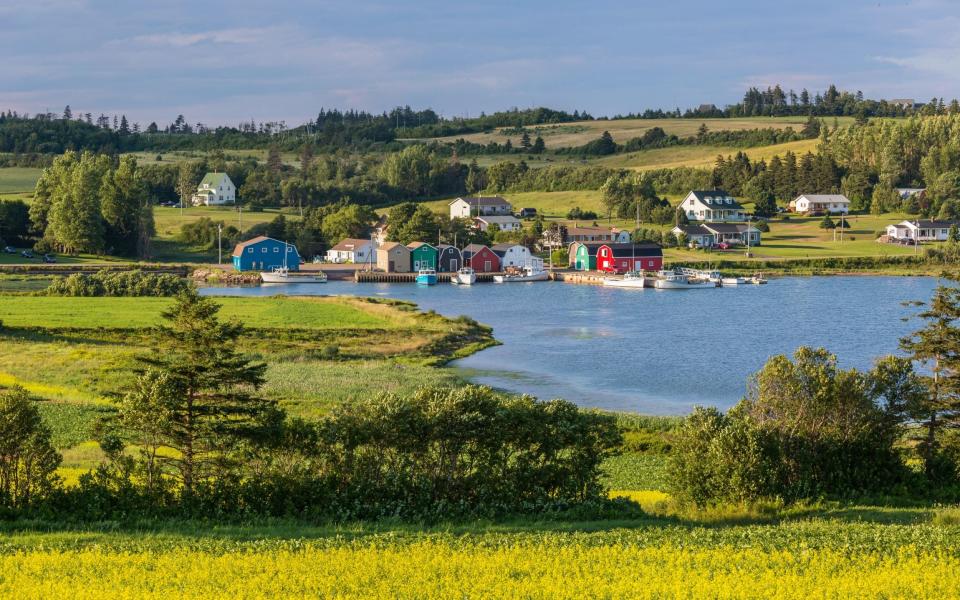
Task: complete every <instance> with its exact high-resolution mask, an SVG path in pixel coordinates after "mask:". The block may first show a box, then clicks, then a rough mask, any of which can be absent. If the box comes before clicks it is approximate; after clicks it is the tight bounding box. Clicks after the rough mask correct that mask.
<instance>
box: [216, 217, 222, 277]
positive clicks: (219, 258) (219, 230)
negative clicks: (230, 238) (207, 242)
mask: <svg viewBox="0 0 960 600" xmlns="http://www.w3.org/2000/svg"><path fill="white" fill-rule="evenodd" d="M222 232H223V225H221V224H220V223H217V266H219V265H222V264H223V244H222V243H221V242H220V234H221V233H222Z"/></svg>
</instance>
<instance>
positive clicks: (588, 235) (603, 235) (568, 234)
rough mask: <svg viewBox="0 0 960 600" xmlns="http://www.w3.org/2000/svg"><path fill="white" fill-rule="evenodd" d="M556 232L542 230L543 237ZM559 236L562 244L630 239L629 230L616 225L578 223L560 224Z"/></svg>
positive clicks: (616, 241)
mask: <svg viewBox="0 0 960 600" xmlns="http://www.w3.org/2000/svg"><path fill="white" fill-rule="evenodd" d="M550 235H553V236H554V237H555V235H556V234H554V233H552V232H548V231H544V239H547V237H548V236H550ZM560 236H561V241H562V243H563V244H566V245H568V246H569V245H570V244H572V243H573V242H613V243H615V244H626V243H628V242H629V241H630V232H629V231H627V230H625V229H624V230H620V229H617V228H616V227H582V226H580V225H573V226H568V225H561V226H560Z"/></svg>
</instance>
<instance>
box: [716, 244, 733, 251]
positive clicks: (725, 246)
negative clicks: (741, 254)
mask: <svg viewBox="0 0 960 600" xmlns="http://www.w3.org/2000/svg"><path fill="white" fill-rule="evenodd" d="M717 248H718V249H720V250H729V249H730V248H731V246H730V244H729V243H728V242H720V243H719V244H717Z"/></svg>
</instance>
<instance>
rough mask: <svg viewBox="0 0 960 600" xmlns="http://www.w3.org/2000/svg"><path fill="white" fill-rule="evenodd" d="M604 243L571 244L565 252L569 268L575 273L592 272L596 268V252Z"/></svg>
mask: <svg viewBox="0 0 960 600" xmlns="http://www.w3.org/2000/svg"><path fill="white" fill-rule="evenodd" d="M604 244H606V242H573V243H572V244H570V249H569V250H568V251H567V256H568V257H569V258H570V266H571V267H573V268H574V269H576V270H577V271H593V270H594V269H596V268H597V250H599V249H600V248H601V247H602V246H603V245H604Z"/></svg>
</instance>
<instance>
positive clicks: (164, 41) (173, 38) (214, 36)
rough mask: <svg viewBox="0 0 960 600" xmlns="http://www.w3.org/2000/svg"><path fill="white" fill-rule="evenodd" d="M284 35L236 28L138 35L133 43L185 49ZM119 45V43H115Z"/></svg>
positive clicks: (275, 29)
mask: <svg viewBox="0 0 960 600" xmlns="http://www.w3.org/2000/svg"><path fill="white" fill-rule="evenodd" d="M283 33H284V31H283V29H282V28H279V27H264V28H261V29H253V28H236V29H222V30H219V31H202V32H198V33H180V32H169V33H153V34H149V35H138V36H136V37H134V38H132V40H131V41H133V42H134V43H138V44H143V45H146V46H173V47H175V48H183V47H186V46H195V45H197V44H202V43H205V42H206V43H211V44H255V43H260V42H263V41H266V40H268V39H269V38H270V37H271V36H278V35H282V34H283ZM115 43H118V42H115Z"/></svg>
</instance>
